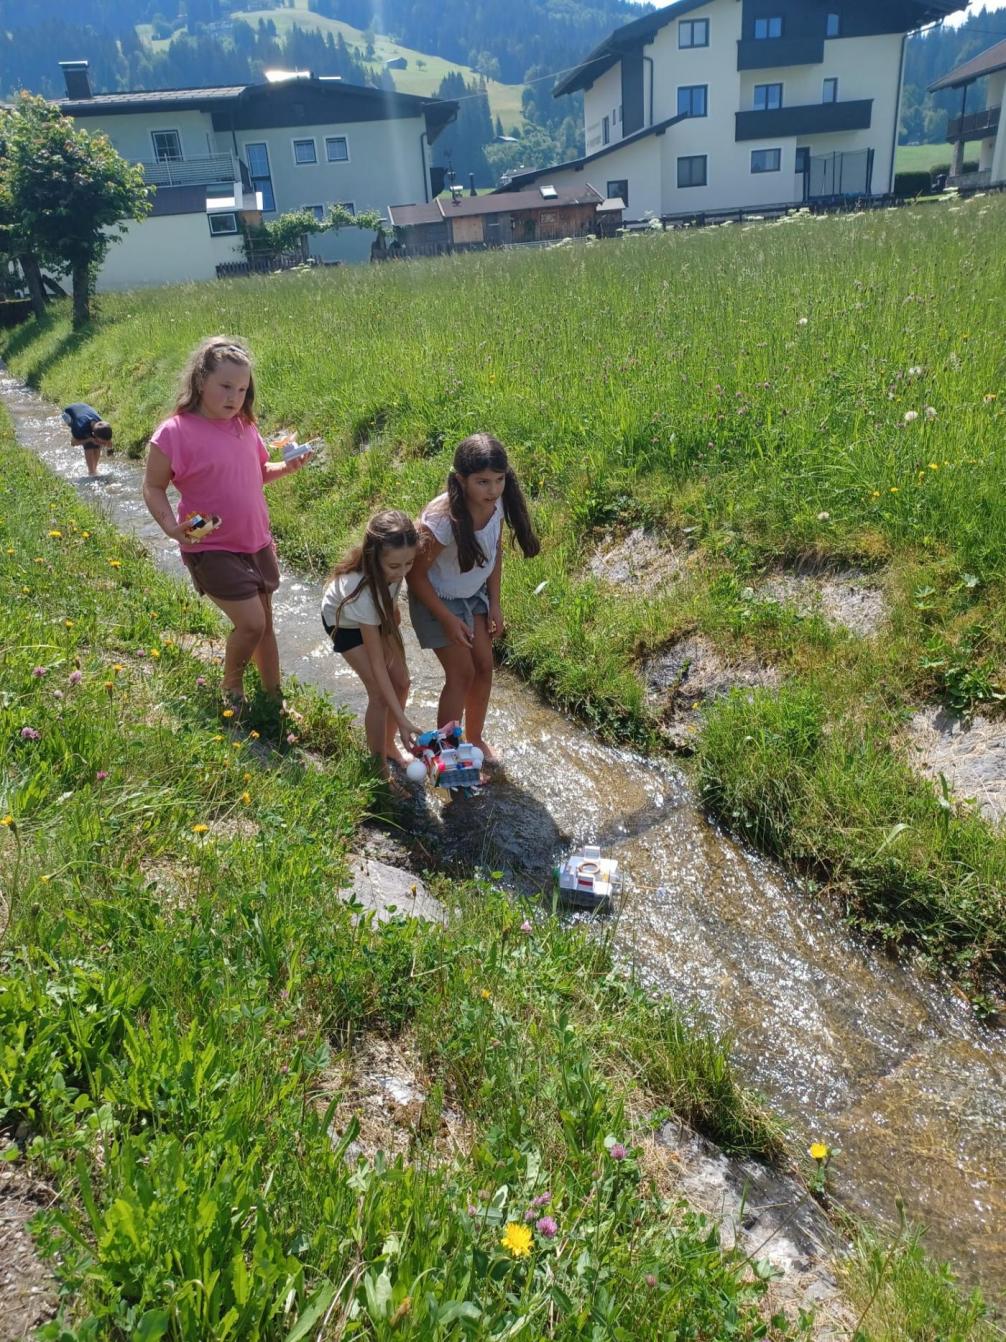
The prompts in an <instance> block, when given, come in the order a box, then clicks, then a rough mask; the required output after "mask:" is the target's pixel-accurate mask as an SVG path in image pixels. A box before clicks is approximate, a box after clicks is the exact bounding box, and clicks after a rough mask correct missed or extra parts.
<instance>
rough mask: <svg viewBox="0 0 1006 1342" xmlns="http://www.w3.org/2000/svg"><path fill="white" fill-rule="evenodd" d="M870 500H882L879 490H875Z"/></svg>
mask: <svg viewBox="0 0 1006 1342" xmlns="http://www.w3.org/2000/svg"><path fill="white" fill-rule="evenodd" d="M870 498H871V499H879V498H880V490H879V489H875V490H874V491H873V493H872V494H871V495H870Z"/></svg>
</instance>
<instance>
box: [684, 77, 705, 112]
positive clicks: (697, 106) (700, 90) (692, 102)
mask: <svg viewBox="0 0 1006 1342" xmlns="http://www.w3.org/2000/svg"><path fill="white" fill-rule="evenodd" d="M708 92H709V85H708V84H686V85H684V86H683V87H682V88H679V89H678V116H706V115H707V113H706V95H707V94H708Z"/></svg>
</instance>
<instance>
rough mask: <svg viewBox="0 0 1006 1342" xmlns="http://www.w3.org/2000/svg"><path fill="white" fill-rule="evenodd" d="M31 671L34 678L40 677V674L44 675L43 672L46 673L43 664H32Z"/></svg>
mask: <svg viewBox="0 0 1006 1342" xmlns="http://www.w3.org/2000/svg"><path fill="white" fill-rule="evenodd" d="M31 673H32V675H33V676H34V677H35V678H36V679H40V678H41V677H42V676H44V675H45V673H46V671H45V667H44V666H34V667H32V671H31Z"/></svg>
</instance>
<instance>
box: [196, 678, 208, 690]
mask: <svg viewBox="0 0 1006 1342" xmlns="http://www.w3.org/2000/svg"><path fill="white" fill-rule="evenodd" d="M205 684H206V677H205V676H196V689H197V690H201V689H203V687H204V686H205Z"/></svg>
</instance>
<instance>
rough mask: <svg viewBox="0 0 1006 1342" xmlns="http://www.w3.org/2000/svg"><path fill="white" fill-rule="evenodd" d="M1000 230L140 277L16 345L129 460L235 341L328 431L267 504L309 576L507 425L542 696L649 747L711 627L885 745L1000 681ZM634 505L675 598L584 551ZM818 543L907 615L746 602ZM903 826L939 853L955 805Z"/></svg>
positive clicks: (1004, 583) (528, 666) (1004, 207)
mask: <svg viewBox="0 0 1006 1342" xmlns="http://www.w3.org/2000/svg"><path fill="white" fill-rule="evenodd" d="M1004 224H1006V200H1004V199H1003V198H1002V197H982V196H977V197H974V198H973V199H971V200H970V201H967V202H965V201H960V200H957V199H955V198H953V197H949V198H947V200H946V202H944V203H940V204H932V205H926V206H919V207H916V208H912V209H905V210H898V211H889V212H883V213H875V214H863V215H849V216H841V217H834V216H832V217H827V216H825V217H811V216H809V215H807V216H798V217H794V218H792V219H790V220H787V221H784V222H780V223H778V224H758V223H753V224H749V225H745V226H743V227H741V226H736V225H729V226H723V227H721V228H718V229H710V230H703V231H696V232H688V231H685V232H678V233H674V234H673V235H671V234H668V235H658V236H646V237H636V238H629V239H625V240H624V241H620V242H612V243H606V244H593V245H591V244H582V245H578V246H569V247H559V248H555V249H552V250H550V251H548V252H532V253H520V254H518V253H507V254H493V255H484V256H464V257H455V258H450V259H443V260H439V261H433V262H410V263H409V264H407V265H393V266H386V267H381V268H370V269H356V270H338V271H336V272H334V273H326V274H321V275H316V274H309V275H303V276H290V275H286V276H277V277H268V278H261V279H253V280H248V281H234V282H228V283H218V284H213V285H209V286H201V287H200V286H189V287H181V288H175V289H166V290H156V291H146V292H142V293H132V294H126V295H117V296H114V297H113V296H109V297H106V298H104V299H102V303H101V316H100V319H99V320H98V322H97V323H96V325H95V326H94V328H93V329H92V330H90V331H87V332H84V333H81V334H78V335H73V334H72V333H71V332H70V330H69V325H68V315H67V314H66V313H64V312H63V311H62V310H60V309H56V310H54V312H53V314H52V316H51V317H49V318H47V319H46V321H44V322H42V323H41V324H35V323H28V324H27V325H26V326H24V327H23V328H21V329H20V330H18V331H16V332H14V333H12V334H10V335H8V336H6V338H5V339H4V348H5V352H6V357H7V358H8V360H9V362H10V364H11V366H12V367H13V368H14V369H15V370H16V371H18V372H19V373H21V374H23V375H25V376H27V377H29V378H31V379H32V380H33V381H35V382H36V383H37V384H38V385H39V386H40V388H41V389H42V391H43V392H45V393H47V394H48V395H50V396H52V397H53V398H54V399H56V400H58V401H61V402H64V401H66V400H69V399H71V398H75V397H78V396H86V397H87V399H89V400H91V401H92V402H94V403H95V404H97V405H98V406H99V408H101V409H102V410H103V411H104V412H105V413H106V414H107V415H109V416H110V417H111V418H112V419H113V420H114V421H115V424H116V428H117V430H118V433H119V437H120V439H122V440H124V441H126V442H127V443H129V444H131V445H133V446H134V447H135V448H137V449H139V448H141V446H142V444H143V442H144V441H145V439H146V437H147V436H148V434H149V432H150V429H151V427H152V426H153V424H154V423H156V421H157V420H158V419H159V418H160V417H161V416H162V415H163V414H164V413H166V411H167V410H168V409H169V408H170V391H171V384H172V379H173V377H174V376H175V374H176V371H177V369H178V368H179V367H180V366H181V364H182V361H183V359H184V356H185V354H186V352H187V351H188V350H189V348H190V347H191V346H192V345H193V344H194V343H195V342H196V341H197V340H198V339H199V338H200V337H202V336H203V335H204V334H205V333H206V332H207V331H208V330H209V329H212V328H215V329H226V330H230V331H233V332H236V333H238V334H240V335H242V336H244V337H246V338H247V339H248V341H249V342H250V344H251V345H252V347H253V349H254V350H255V351H256V353H257V356H258V376H259V383H260V387H261V403H262V406H263V409H264V414H265V420H266V423H267V425H269V426H273V425H277V424H279V423H296V424H297V425H298V426H299V427H300V428H301V430H302V431H303V432H304V433H305V434H320V435H321V436H322V437H323V438H325V439H326V441H327V442H328V444H329V446H328V449H327V451H326V453H325V454H324V457H323V459H322V460H321V461H320V462H317V463H315V464H314V465H312V467H311V468H310V469H309V470H307V471H304V472H301V473H300V474H299V475H298V476H297V477H296V479H295V480H294V481H292V482H290V483H289V484H288V485H284V486H280V487H278V488H276V489H275V491H274V492H273V493H272V495H271V502H272V514H273V518H274V521H275V524H276V529H277V532H278V535H279V537H280V541H281V545H282V548H283V550H284V552H285V554H286V557H287V558H288V559H289V560H291V561H293V562H295V563H299V564H302V565H304V566H306V567H308V568H311V569H315V570H318V571H320V570H321V569H323V568H324V567H325V566H326V565H327V564H328V563H329V562H330V561H331V560H332V558H333V557H334V556H335V555H336V554H337V553H338V552H339V551H340V550H341V549H342V547H343V546H344V544H345V543H346V541H347V540H348V538H349V537H350V536H351V535H353V534H354V533H355V532H356V531H357V530H358V528H359V526H360V524H361V522H362V520H363V519H364V517H365V516H366V515H367V514H368V513H369V512H370V511H371V510H372V509H373V508H375V507H376V506H378V505H379V504H380V505H387V504H394V505H397V506H401V507H403V508H406V509H409V510H411V511H412V512H413V513H415V512H418V510H419V509H420V507H421V506H422V505H423V503H425V502H426V501H427V500H428V499H429V498H430V497H431V496H432V495H433V494H435V493H437V492H439V490H440V489H441V488H442V487H443V481H444V477H445V473H446V470H447V466H448V463H449V460H450V453H451V449H452V447H453V444H454V443H455V442H456V441H457V440H458V439H460V438H461V437H463V436H464V435H465V434H467V433H470V432H471V431H473V430H476V429H489V430H491V431H492V432H494V433H496V434H498V435H499V436H500V437H501V438H503V439H504V441H506V442H507V443H508V445H509V446H510V448H511V450H512V455H513V459H514V463H515V466H516V468H517V471H518V474H519V475H520V478H521V480H522V481H523V483H524V485H525V487H526V489H527V491H528V493H529V495H530V496H531V500H532V503H533V506H534V508H535V511H536V515H537V518H538V521H539V523H540V525H541V529H542V531H543V534H544V537H545V546H544V549H543V553H542V555H541V556H539V557H538V558H537V559H535V560H533V561H530V562H520V561H519V560H518V559H517V558H516V557H510V558H508V560H507V562H506V564H505V565H504V605H505V610H506V614H507V617H508V623H509V626H510V628H509V634H508V637H507V641H506V646H505V650H504V651H505V656H507V657H508V658H509V659H510V661H511V662H512V663H513V664H514V665H516V666H518V667H519V668H520V669H521V670H522V671H523V672H524V673H525V674H526V675H527V676H528V678H529V679H530V680H532V681H533V682H534V683H535V684H537V685H539V686H540V687H541V688H543V689H544V690H545V691H546V692H547V693H548V694H549V695H550V696H551V697H552V698H553V700H554V701H555V702H556V703H558V704H560V705H563V706H565V707H567V708H570V709H572V710H573V711H575V712H577V713H579V714H581V715H582V716H584V717H585V718H586V719H588V720H589V721H590V722H591V723H593V724H594V725H595V726H596V727H597V729H598V730H600V731H602V732H605V733H607V734H610V735H618V736H622V737H634V738H636V739H637V740H640V741H644V742H653V741H655V740H656V739H657V721H656V717H655V714H654V713H653V711H652V710H651V709H650V708H649V707H648V705H647V702H646V699H645V696H644V693H643V689H642V685H641V680H640V678H639V676H638V673H637V667H638V663H639V661H640V659H641V658H643V657H644V656H645V655H646V654H647V653H649V652H651V651H654V650H659V649H660V648H662V647H664V646H666V645H667V644H668V643H670V642H672V641H673V640H674V639H675V638H676V637H678V636H680V635H681V634H683V633H687V632H689V631H691V630H696V629H698V630H702V631H704V632H705V633H706V634H707V635H708V636H709V637H710V638H712V639H713V640H714V641H715V642H717V643H719V644H720V645H721V646H723V647H724V648H725V649H727V650H728V651H730V652H733V653H737V652H743V653H746V654H747V655H750V656H753V657H755V658H758V659H761V660H765V661H771V662H773V663H774V664H776V665H777V666H778V667H779V668H780V670H781V671H782V672H784V673H785V674H787V675H789V676H793V677H797V678H799V679H800V680H801V682H802V683H803V684H805V685H807V686H809V687H811V688H817V689H819V690H820V691H821V694H822V697H823V705H824V713H825V717H826V718H827V719H828V720H829V721H832V722H836V723H838V722H850V723H852V724H853V725H854V727H855V730H857V731H859V732H860V733H861V734H862V735H863V739H864V740H865V741H866V742H867V743H868V747H869V749H870V750H871V751H873V752H874V753H877V752H881V751H882V750H884V749H888V748H889V746H890V742H891V741H892V740H895V739H896V738H897V735H898V732H899V730H900V724H901V722H902V721H903V718H904V716H905V714H906V712H907V710H908V709H909V708H911V707H912V706H913V705H916V704H918V703H920V702H925V701H926V700H928V699H937V700H940V701H942V702H945V703H946V704H948V705H949V706H951V707H953V708H955V709H958V710H970V709H973V708H974V707H976V706H978V705H983V704H995V703H996V702H998V696H999V694H1000V684H999V675H1000V667H1001V665H1002V662H1003V659H1004V657H1006V625H1004V623H1003V620H1002V616H1001V612H1002V609H1003V600H1002V598H1003V593H1004V588H1006V491H1004V490H1003V488H1002V481H1003V478H1004V467H1006V447H1004V434H1003V427H1004V421H1003V416H1004V412H1006V401H1003V400H1001V399H1000V394H1001V391H1002V382H1003V354H1002V344H1001V339H1000V329H999V328H1000V324H1001V322H1000V316H1001V312H1002V310H1003V306H1004V300H1006V272H1004V270H1003V267H1002V265H1001V237H1002V234H1003V228H1004ZM1004 394H1006V393H1004ZM640 523H642V524H644V525H646V526H649V527H651V528H653V529H655V530H656V531H658V532H659V533H660V534H661V535H663V536H664V537H665V538H666V539H667V540H668V541H669V542H671V543H675V544H677V545H679V546H680V547H681V548H683V549H684V548H688V549H690V550H692V551H694V552H695V555H694V557H695V559H696V561H697V562H695V563H694V564H693V565H692V567H691V569H690V576H689V577H688V578H687V579H686V580H684V581H683V582H681V583H679V584H678V585H677V586H675V587H674V588H673V590H671V591H664V592H656V593H655V592H652V591H647V590H621V589H620V590H615V591H613V590H612V589H610V588H606V587H604V586H603V585H602V584H600V583H598V582H597V581H596V580H595V579H593V578H591V577H590V576H589V574H588V572H587V570H586V563H585V561H586V559H587V557H588V556H589V554H590V552H591V550H592V548H593V547H594V546H595V545H596V543H597V541H598V539H599V537H600V536H601V535H602V534H603V533H604V532H605V531H607V530H610V529H613V528H626V527H628V526H630V525H635V524H640ZM807 556H813V557H815V558H816V559H817V560H819V561H823V562H832V563H835V564H843V563H849V562H851V563H855V564H859V565H863V566H866V567H868V568H870V569H872V570H874V571H875V572H877V574H878V581H879V582H881V584H882V585H883V587H884V589H885V591H886V593H887V595H888V598H889V601H890V605H891V627H890V632H889V634H888V635H885V636H884V637H882V638H880V639H878V640H876V641H874V642H872V643H864V642H862V641H861V640H855V639H853V638H851V637H850V636H847V635H845V634H843V633H841V632H834V631H829V630H827V629H825V628H824V627H823V626H822V624H821V621H820V620H819V619H814V618H801V617H799V616H798V615H796V614H795V613H793V612H792V611H790V612H783V613H780V611H779V608H778V607H771V608H770V606H769V603H766V602H758V601H751V600H750V599H749V597H750V592H749V588H750V586H751V584H752V583H756V581H757V578H758V576H759V575H760V574H761V573H763V572H764V571H765V570H766V569H769V568H771V567H773V566H775V565H778V564H780V563H787V562H789V561H791V560H794V559H797V558H805V557H807ZM543 583H546V585H545V586H544V587H543V586H542V584H543ZM738 712H739V713H740V714H741V716H743V709H740V710H738ZM706 759H707V768H708V767H709V762H710V761H711V759H712V755H710V754H707V757H706ZM822 762H823V756H819V757H815V760H814V761H813V762H812V763H811V765H810V767H811V768H812V769H816V768H818V767H819V765H821V764H822ZM857 767H858V763H857V757H856V755H855V753H854V752H853V753H850V754H847V755H846V756H845V757H844V759H842V760H839V759H838V758H837V757H834V756H833V757H832V758H831V760H830V763H829V768H830V769H839V770H844V771H845V772H844V782H843V784H842V787H841V788H830V793H829V795H830V796H831V797H832V799H833V801H835V802H836V804H837V802H838V799H839V798H840V797H845V798H846V799H847V800H848V801H849V802H850V803H851V801H852V800H853V799H854V798H855V795H856V790H855V778H856V775H855V769H856V768H857ZM896 775H897V776H898V777H901V774H900V773H898V770H896V769H895V770H892V771H891V772H889V774H888V775H887V777H886V779H885V781H884V782H883V783H882V784H878V790H877V791H876V792H875V793H874V794H872V795H874V796H875V798H876V799H877V809H876V812H875V814H874V816H873V820H874V822H875V826H876V825H881V824H883V823H886V820H887V819H891V817H894V818H893V819H891V823H892V824H893V823H901V822H902V821H904V819H905V817H904V816H901V815H896V814H895V813H896V811H897V807H898V805H899V804H900V802H899V798H900V796H901V792H899V788H898V787H897V786H895V782H894V780H895V776H896ZM762 781H764V780H762ZM753 782H754V788H755V790H757V785H758V782H759V779H758V778H755V779H754V780H753ZM816 786H819V788H825V787H826V786H828V785H827V784H826V780H824V779H823V778H822V779H819V780H818V784H817V785H816ZM926 786H928V785H926ZM708 795H709V797H710V798H711V799H712V798H714V797H715V796H716V795H717V792H716V789H715V788H711V789H710V790H709V792H708ZM913 814H914V815H915V816H916V819H915V820H913V822H912V823H913V825H915V824H917V825H918V827H919V833H920V834H921V836H922V839H921V841H922V842H923V845H924V846H925V847H928V848H930V849H932V848H933V847H934V845H938V842H939V840H940V831H939V829H938V828H934V825H937V824H938V821H939V817H938V816H937V815H936V813H935V812H934V811H933V810H932V808H931V807H926V806H924V805H921V804H920V807H919V808H917V809H916V810H915V812H914V813H913ZM726 818H727V819H728V820H729V818H730V816H729V813H728V814H727V816H726ZM846 818H847V819H848V817H846ZM838 823H839V827H840V828H843V829H844V830H846V831H847V832H848V833H849V835H850V837H849V839H848V843H849V844H850V845H851V846H852V847H853V848H854V849H855V852H856V854H857V856H856V859H855V861H854V862H853V863H852V866H853V867H854V868H857V869H858V868H860V867H863V866H864V865H869V864H868V861H867V859H868V857H869V853H868V852H867V850H866V848H859V847H857V846H856V845H858V844H860V843H864V842H869V843H872V841H873V840H872V837H871V838H870V839H869V840H863V839H862V837H858V838H857V837H856V834H857V833H859V832H860V831H859V828H858V827H856V826H853V825H852V824H851V823H850V824H846V823H845V822H844V821H843V820H842V818H841V816H839V818H838ZM769 824H771V825H772V826H777V827H778V826H782V827H785V826H786V825H787V818H786V815H785V813H781V814H779V815H777V816H774V817H771V818H769V817H768V816H766V826H767V825H769ZM762 828H764V827H759V826H758V825H754V826H752V827H751V830H750V832H751V833H760V832H761V830H762ZM854 831H855V832H854ZM862 832H863V833H865V831H862ZM983 842H984V841H983ZM990 842H991V841H990ZM994 843H995V844H998V840H995V841H994ZM787 846H788V848H789V849H791V850H792V849H794V848H795V847H797V846H798V844H797V841H796V839H795V838H793V836H792V835H791V837H790V840H789V841H788V844H787ZM996 860H997V861H998V859H996ZM970 884H971V878H970V877H969V876H968V875H967V873H966V872H965V874H964V875H963V876H962V877H961V880H960V882H959V883H958V891H957V893H958V895H959V896H960V898H961V899H962V900H970V899H972V898H973V897H974V898H977V899H979V900H980V901H984V903H983V904H982V907H981V908H980V909H979V910H978V913H977V916H978V917H979V919H980V921H981V922H982V925H983V926H990V927H992V928H993V929H994V928H995V927H996V926H998V927H999V928H1000V929H1001V928H1002V920H1001V918H1000V917H999V910H998V906H997V905H995V903H994V902H991V903H990V902H988V901H987V897H986V894H985V893H982V894H980V895H978V896H973V895H972V892H971V888H970ZM982 890H983V892H984V890H985V887H984V886H982ZM895 904H896V901H895V900H893V899H891V898H887V897H883V898H879V899H876V900H874V901H872V907H873V910H874V913H873V914H872V915H871V916H872V917H873V919H874V921H875V922H876V923H877V924H878V925H879V924H882V923H883V922H884V920H885V918H887V919H888V920H889V921H890V922H891V924H892V925H894V926H895V927H897V926H898V923H897V914H896V911H895V908H894V905H895ZM885 907H886V908H887V909H888V913H887V914H885V913H884V908H885ZM935 916H936V914H935V910H934V917H935ZM1003 935H1004V934H1002V932H1001V930H1000V932H999V933H996V932H994V931H993V933H992V934H991V936H990V938H989V939H988V940H987V941H983V942H982V946H981V951H980V956H979V958H980V959H981V961H982V963H983V964H984V966H985V967H986V968H989V969H991V968H995V969H997V970H998V969H1001V966H1002V963H1003V953H1004V952H1003V946H1004V940H1003ZM929 944H930V946H931V947H934V948H935V947H936V946H937V945H938V944H943V945H946V946H955V945H957V944H958V943H957V939H954V938H951V939H950V940H949V941H945V942H942V943H941V942H940V939H939V938H930V939H929ZM956 953H957V951H956V950H954V951H953V954H955V955H956Z"/></svg>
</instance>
